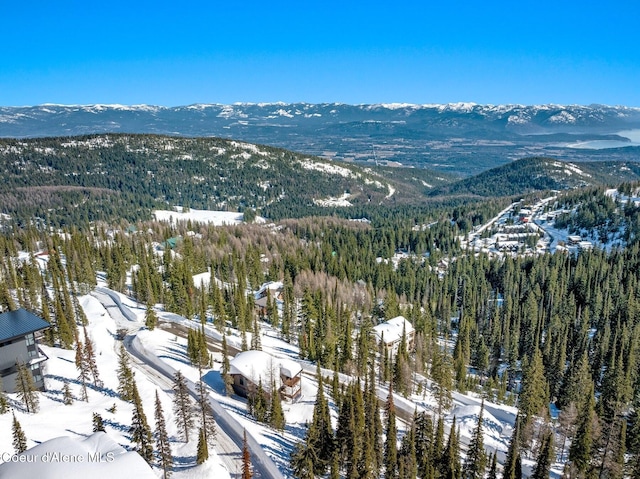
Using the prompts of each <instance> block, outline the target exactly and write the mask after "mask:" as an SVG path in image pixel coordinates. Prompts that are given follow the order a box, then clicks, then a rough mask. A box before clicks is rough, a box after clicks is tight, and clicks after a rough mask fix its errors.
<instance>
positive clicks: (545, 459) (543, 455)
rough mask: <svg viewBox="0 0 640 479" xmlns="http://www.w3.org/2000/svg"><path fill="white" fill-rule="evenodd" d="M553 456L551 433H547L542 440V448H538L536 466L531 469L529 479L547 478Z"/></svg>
mask: <svg viewBox="0 0 640 479" xmlns="http://www.w3.org/2000/svg"><path fill="white" fill-rule="evenodd" d="M553 456H554V450H553V433H551V432H548V433H546V434H545V436H544V438H543V439H542V446H541V447H540V452H539V453H538V460H537V461H536V466H535V468H534V469H533V475H532V476H531V479H548V478H549V471H550V470H551V463H552V460H553Z"/></svg>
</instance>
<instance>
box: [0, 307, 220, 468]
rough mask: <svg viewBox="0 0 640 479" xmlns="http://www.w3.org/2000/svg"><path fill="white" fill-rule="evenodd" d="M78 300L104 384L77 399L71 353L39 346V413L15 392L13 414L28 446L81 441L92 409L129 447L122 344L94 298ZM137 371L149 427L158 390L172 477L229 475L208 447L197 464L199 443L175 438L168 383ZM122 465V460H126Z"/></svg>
mask: <svg viewBox="0 0 640 479" xmlns="http://www.w3.org/2000/svg"><path fill="white" fill-rule="evenodd" d="M80 304H81V306H82V307H83V309H84V311H85V313H86V315H87V318H88V319H89V325H88V326H87V332H88V334H89V336H90V338H91V339H92V341H93V343H94V345H95V353H96V363H97V365H98V369H99V372H100V379H101V380H102V381H103V383H104V384H103V386H101V387H93V386H90V387H89V388H88V395H89V401H88V402H83V401H80V400H79V398H80V383H79V381H78V380H77V377H78V371H77V369H76V366H75V351H72V350H65V349H60V348H51V347H47V346H41V348H42V350H43V351H44V353H45V354H46V355H47V356H48V357H49V359H48V360H47V361H46V362H45V363H44V364H45V366H44V368H45V369H44V373H45V374H44V377H45V383H46V388H47V390H46V392H43V393H40V394H39V397H40V412H38V413H37V414H28V413H26V411H25V410H24V408H23V407H22V405H21V403H20V402H19V401H18V400H17V398H16V395H14V394H11V395H9V397H10V402H11V406H12V409H13V412H14V413H15V415H16V418H17V419H18V421H19V422H20V424H21V426H22V429H23V430H24V432H25V435H26V437H27V447H28V448H32V447H33V446H35V445H37V444H40V443H42V442H44V441H48V440H51V439H54V438H58V437H61V436H69V437H71V438H72V439H76V440H78V439H85V438H87V437H89V436H90V435H91V434H92V415H93V413H98V414H100V415H101V416H102V418H103V420H104V423H105V428H106V432H107V434H108V436H109V437H110V438H111V439H112V440H113V441H114V442H115V443H116V444H119V445H120V446H122V447H124V448H125V449H127V450H131V449H132V448H133V445H132V443H131V441H130V434H129V427H130V425H131V417H132V412H133V406H132V405H131V404H130V403H128V402H124V401H121V400H120V399H119V397H118V394H117V389H118V379H117V374H116V370H117V368H118V359H117V352H118V349H119V344H120V343H119V341H117V340H116V339H115V333H116V330H117V328H118V325H117V324H116V321H114V319H112V318H111V317H110V315H109V314H108V312H107V310H106V309H105V308H104V307H103V306H102V305H101V304H100V302H99V301H98V300H97V299H96V298H94V297H92V296H83V297H81V298H80ZM134 370H135V369H134ZM136 372H137V374H136V383H137V386H138V390H139V392H140V397H141V399H142V403H143V407H144V411H145V414H146V416H147V422H148V423H149V425H150V426H151V427H152V429H153V428H154V424H155V422H154V403H155V394H156V391H157V392H158V394H159V397H160V401H161V403H162V407H163V409H164V414H165V418H166V422H167V429H168V432H169V436H170V438H171V441H172V451H173V456H174V460H175V472H174V475H173V477H174V478H175V479H194V478H200V477H209V476H208V475H207V474H212V477H220V478H225V477H229V474H228V472H227V471H226V469H225V468H224V467H223V466H222V465H221V461H220V460H219V459H218V458H217V455H216V453H215V451H211V450H210V457H209V460H208V461H207V462H206V463H205V464H203V465H201V466H195V457H196V445H197V444H196V443H197V441H195V440H191V441H190V442H189V443H184V442H183V441H181V440H180V439H179V436H178V431H177V428H176V426H175V420H174V415H173V412H172V394H171V393H170V392H168V388H167V385H166V384H163V385H160V386H159V385H158V384H156V382H155V381H154V380H153V379H152V378H151V377H150V376H148V375H146V374H144V373H142V372H141V371H136ZM65 381H68V382H69V384H70V386H71V391H72V394H73V395H74V397H75V401H74V402H73V404H72V405H65V404H64V403H63V393H62V388H63V384H64V382H65ZM114 406H115V408H114ZM111 411H113V412H111ZM11 422H12V415H11V414H3V415H0V430H1V431H4V433H3V434H0V452H2V453H4V452H7V453H13V452H14V449H13V445H12V436H11ZM65 450H66V449H65ZM0 460H2V461H4V457H2V456H0ZM126 463H127V462H126V461H125V462H124V464H126ZM99 466H100V464H99V463H95V467H96V468H99ZM1 468H2V466H1V465H0V477H3V478H4V477H7V478H13V477H18V476H10V475H9V476H3V475H2V472H1V471H2V469H1ZM65 470H66V471H67V475H65V476H64V477H65V478H68V479H75V478H82V479H86V477H96V475H95V474H93V473H92V474H87V473H86V470H85V469H84V468H83V469H82V470H80V469H77V470H74V465H73V464H69V465H68V467H67V468H66V469H65ZM154 471H155V472H156V474H159V473H160V471H159V470H158V469H157V468H154ZM76 473H77V474H76ZM114 476H115V474H114ZM114 476H111V477H114ZM21 477H28V476H26V475H25V476H21ZM29 477H38V478H46V477H54V476H40V475H38V476H29ZM55 477H60V476H55ZM120 477H123V478H124V477H131V476H130V475H129V471H127V470H120ZM136 477H137V476H136Z"/></svg>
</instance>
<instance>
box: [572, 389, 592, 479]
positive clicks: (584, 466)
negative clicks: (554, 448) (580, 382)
mask: <svg viewBox="0 0 640 479" xmlns="http://www.w3.org/2000/svg"><path fill="white" fill-rule="evenodd" d="M594 409H595V399H594V394H593V386H591V387H590V388H589V390H588V393H587V395H586V397H585V398H584V399H583V401H582V405H581V407H580V412H579V414H578V424H577V428H576V434H575V436H574V437H573V440H572V441H571V446H570V447H569V461H570V462H571V463H572V465H573V466H574V467H575V468H576V470H577V471H578V473H579V474H583V475H584V474H585V473H586V472H587V470H588V469H589V467H590V465H591V460H592V455H593V443H594V437H593V435H594V420H595V412H594Z"/></svg>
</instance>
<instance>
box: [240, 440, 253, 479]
mask: <svg viewBox="0 0 640 479" xmlns="http://www.w3.org/2000/svg"><path fill="white" fill-rule="evenodd" d="M252 477H253V469H252V467H251V453H250V452H249V444H248V443H247V430H246V429H245V430H244V434H243V437H242V479H251V478H252Z"/></svg>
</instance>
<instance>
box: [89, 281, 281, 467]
mask: <svg viewBox="0 0 640 479" xmlns="http://www.w3.org/2000/svg"><path fill="white" fill-rule="evenodd" d="M92 296H94V297H95V298H96V299H98V301H100V303H101V304H102V305H103V306H104V308H105V309H106V310H107V312H108V313H109V315H110V316H111V317H112V318H113V320H114V321H115V322H116V324H117V325H118V326H119V327H124V328H130V327H132V326H134V325H136V324H137V325H138V326H139V323H137V322H134V321H135V319H136V315H135V314H134V313H133V312H132V311H131V310H130V309H129V308H128V307H127V306H126V305H123V304H122V302H121V301H120V300H119V297H118V295H117V293H115V292H113V291H111V290H109V289H107V288H100V287H98V288H96V290H95V291H94V292H93V293H92ZM124 344H125V347H126V348H127V350H128V351H129V353H130V354H131V355H132V356H133V357H134V358H136V359H137V361H136V362H135V365H136V366H137V367H138V368H139V369H140V370H141V371H142V372H143V373H144V374H145V375H146V376H147V377H149V378H150V379H151V380H152V381H154V382H156V383H157V384H158V385H159V386H160V387H162V388H171V386H172V384H173V382H172V381H173V377H174V375H175V373H176V370H175V369H174V368H172V367H171V366H169V365H167V364H166V363H165V362H163V361H162V360H161V359H160V358H158V357H157V356H156V355H155V354H153V353H152V352H150V351H148V350H147V349H146V348H145V347H144V344H142V342H141V341H140V340H139V338H138V337H137V336H136V334H135V333H133V334H130V335H128V336H127V338H126V339H125V342H124ZM188 386H189V391H190V392H191V395H192V396H194V397H196V389H195V383H193V381H188ZM209 404H210V405H211V407H212V409H213V412H214V415H215V417H216V423H217V427H218V434H217V435H216V451H217V452H218V456H219V457H220V459H222V461H223V462H224V464H225V467H226V468H227V470H228V471H229V472H230V473H231V474H233V473H234V472H236V471H240V470H241V467H242V463H241V461H242V445H243V435H244V429H243V428H242V426H241V425H240V424H239V423H238V422H237V421H236V420H234V419H233V418H232V417H231V416H230V415H229V413H227V411H226V410H225V409H224V408H223V407H222V406H221V405H220V403H218V402H217V401H216V400H214V399H213V398H211V397H210V398H209ZM247 443H248V446H249V450H250V452H251V456H252V457H251V460H252V465H253V472H254V477H259V478H263V479H283V476H282V474H281V473H280V471H279V470H278V468H277V467H276V465H275V464H274V463H273V461H272V460H271V459H270V458H269V457H268V456H267V455H266V454H265V452H264V450H263V449H262V447H260V445H259V444H258V443H257V441H256V440H255V439H254V438H253V437H252V436H251V435H250V434H247Z"/></svg>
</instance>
